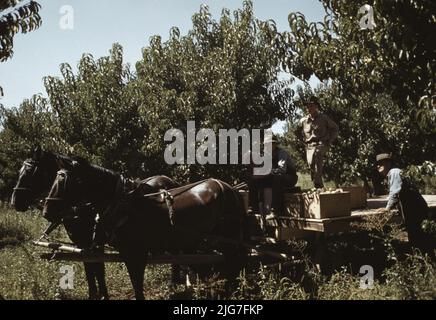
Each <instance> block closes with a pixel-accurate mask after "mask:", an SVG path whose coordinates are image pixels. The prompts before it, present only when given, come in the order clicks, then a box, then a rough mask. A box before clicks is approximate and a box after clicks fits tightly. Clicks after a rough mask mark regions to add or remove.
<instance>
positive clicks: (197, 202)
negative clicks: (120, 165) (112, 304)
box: [43, 160, 245, 299]
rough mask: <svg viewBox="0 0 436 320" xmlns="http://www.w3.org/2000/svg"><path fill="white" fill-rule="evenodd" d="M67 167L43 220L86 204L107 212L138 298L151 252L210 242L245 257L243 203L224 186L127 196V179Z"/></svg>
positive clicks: (106, 223)
mask: <svg viewBox="0 0 436 320" xmlns="http://www.w3.org/2000/svg"><path fill="white" fill-rule="evenodd" d="M63 168H64V169H63V170H60V171H59V172H58V174H57V177H56V179H55V181H54V183H53V186H52V188H51V190H50V192H49V195H48V197H47V198H46V201H45V204H44V208H43V215H44V217H45V218H46V219H47V220H49V221H50V222H56V221H60V220H61V219H62V218H63V217H64V216H65V215H66V214H67V213H68V210H69V208H70V207H72V206H80V205H81V204H83V203H92V205H93V206H94V207H95V208H97V210H98V211H99V212H103V213H104V214H103V215H102V217H101V219H102V225H103V229H104V231H105V234H106V236H107V240H108V242H109V244H111V245H112V246H114V247H115V248H117V249H118V250H119V252H120V255H121V257H122V258H123V261H124V262H125V264H126V266H127V269H128V272H129V276H130V279H131V282H132V285H133V289H134V291H135V297H136V299H144V294H143V281H144V269H145V265H146V260H147V253H154V252H162V251H169V252H180V251H190V252H192V251H195V249H196V248H198V247H199V246H200V245H202V244H203V243H204V242H205V241H207V242H208V243H209V246H210V247H211V248H214V249H216V250H220V251H221V252H223V254H224V255H225V256H226V257H232V258H235V257H237V256H238V255H240V254H241V253H243V252H242V251H243V250H242V249H241V247H240V246H238V244H239V243H240V242H241V241H242V239H243V220H244V216H245V210H244V206H243V202H242V199H241V197H240V195H239V193H238V192H237V191H236V190H234V189H233V188H232V187H231V186H229V185H228V184H227V183H225V182H222V181H219V180H215V179H207V180H204V181H200V182H198V183H195V184H192V185H188V186H184V187H180V188H176V189H171V190H168V191H163V192H158V193H153V192H152V190H151V189H150V191H151V192H152V193H151V194H148V195H145V196H144V195H142V194H140V195H138V194H135V193H129V194H128V193H125V192H123V179H122V176H120V175H119V174H117V173H115V172H113V171H109V170H107V169H104V168H101V167H98V166H94V165H90V164H89V163H87V162H86V161H83V160H81V161H72V162H70V161H63ZM229 261H232V263H235V260H229ZM228 265H231V264H228Z"/></svg>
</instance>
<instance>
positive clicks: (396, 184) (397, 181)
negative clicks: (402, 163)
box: [386, 170, 403, 210]
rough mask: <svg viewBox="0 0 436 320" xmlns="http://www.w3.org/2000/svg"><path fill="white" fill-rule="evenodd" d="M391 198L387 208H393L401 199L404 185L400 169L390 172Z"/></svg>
mask: <svg viewBox="0 0 436 320" xmlns="http://www.w3.org/2000/svg"><path fill="white" fill-rule="evenodd" d="M388 182H389V198H388V203H387V205H386V210H391V209H392V208H393V207H394V206H395V205H396V204H397V203H398V201H399V200H400V191H401V187H402V185H403V181H402V180H401V175H400V170H393V171H391V172H390V173H389V178H388Z"/></svg>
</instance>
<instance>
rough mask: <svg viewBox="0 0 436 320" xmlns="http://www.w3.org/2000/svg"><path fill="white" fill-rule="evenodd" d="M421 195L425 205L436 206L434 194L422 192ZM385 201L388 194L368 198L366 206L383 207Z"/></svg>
mask: <svg viewBox="0 0 436 320" xmlns="http://www.w3.org/2000/svg"><path fill="white" fill-rule="evenodd" d="M422 197H423V198H424V200H425V201H426V202H427V205H428V206H429V208H430V209H435V208H436V195H434V194H424V195H423V196H422ZM387 203H388V195H383V196H379V197H374V198H370V199H368V208H370V209H378V208H385V207H386V204H387Z"/></svg>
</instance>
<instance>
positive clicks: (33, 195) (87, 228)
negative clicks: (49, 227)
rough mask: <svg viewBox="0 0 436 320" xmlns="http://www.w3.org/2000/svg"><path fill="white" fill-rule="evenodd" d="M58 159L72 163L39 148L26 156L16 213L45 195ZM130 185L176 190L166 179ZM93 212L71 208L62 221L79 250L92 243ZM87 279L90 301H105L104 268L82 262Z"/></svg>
mask: <svg viewBox="0 0 436 320" xmlns="http://www.w3.org/2000/svg"><path fill="white" fill-rule="evenodd" d="M59 159H63V160H65V161H72V160H71V159H70V158H68V157H65V156H61V155H57V154H54V153H52V152H48V151H44V150H42V149H41V148H39V147H38V148H35V150H34V151H33V152H32V153H31V154H29V157H28V158H27V159H26V160H25V161H24V162H23V165H22V167H21V169H20V171H19V177H18V181H17V184H16V186H15V188H14V192H13V194H12V198H11V205H12V206H13V207H14V208H15V209H16V210H17V211H21V212H23V211H26V210H27V209H28V208H29V206H30V205H32V204H34V203H36V202H37V201H38V200H37V199H38V198H39V197H40V196H41V195H42V194H43V193H44V192H48V190H49V189H50V187H51V184H52V183H53V181H54V180H55V178H56V174H57V171H58V170H59V169H60V168H59V166H58V163H59V161H60V160H59ZM132 185H133V186H134V187H135V188H137V189H138V191H139V190H141V188H144V187H143V186H144V185H146V190H147V192H149V191H150V190H154V191H159V190H160V189H170V188H175V187H178V184H177V183H175V182H174V181H173V180H172V179H170V178H168V177H166V176H153V177H150V178H147V179H145V180H142V181H139V182H137V183H132ZM95 216H96V211H95V209H94V208H93V207H92V206H81V207H78V208H74V214H73V215H70V216H69V217H68V218H65V219H63V220H62V224H63V225H64V227H65V230H66V231H67V233H68V236H69V237H70V239H71V241H73V242H74V243H75V244H76V245H77V246H79V247H80V248H86V249H87V248H89V247H90V246H91V245H92V244H93V232H94V226H95ZM84 269H85V274H86V280H87V283H88V289H89V299H100V298H103V299H108V298H109V293H108V290H107V286H106V281H105V267H104V264H103V263H84ZM178 273H179V269H178V266H173V281H174V282H177V281H178V280H179V279H178V278H177V277H176V276H177V275H178Z"/></svg>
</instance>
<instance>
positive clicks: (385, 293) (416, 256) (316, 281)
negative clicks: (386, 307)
mask: <svg viewBox="0 0 436 320" xmlns="http://www.w3.org/2000/svg"><path fill="white" fill-rule="evenodd" d="M46 225H47V223H46V221H45V220H44V219H43V218H42V217H41V216H40V215H39V214H38V213H37V212H27V213H16V212H15V211H13V210H9V209H7V208H3V209H0V243H2V248H1V249H0V296H2V297H3V298H5V299H37V300H45V299H86V298H87V295H88V292H87V284H86V281H85V274H84V270H83V266H82V264H81V263H72V262H48V261H45V260H42V259H40V254H41V253H42V252H44V250H42V249H40V248H36V247H34V246H33V245H32V244H31V243H30V240H31V239H35V238H37V237H38V236H39V235H40V234H41V233H42V231H43V230H44V228H45V227H46ZM365 228H367V229H368V230H366V231H367V232H368V236H365V237H362V236H359V235H358V234H356V235H350V236H349V237H348V238H347V237H345V238H341V237H340V239H339V238H332V239H327V240H326V241H329V243H328V244H326V248H327V249H328V250H327V251H326V252H328V253H329V254H331V255H332V256H333V255H335V256H336V257H339V256H347V255H350V254H353V252H354V255H355V256H356V257H359V256H361V254H362V253H365V250H366V249H367V247H371V250H373V251H369V253H367V256H372V255H374V254H373V252H375V253H376V254H377V255H376V257H378V256H382V257H385V258H386V259H388V260H389V261H390V264H389V265H388V267H383V269H382V270H380V271H379V270H377V271H376V278H375V281H374V286H373V288H372V289H361V288H360V276H359V274H358V273H357V272H358V270H357V271H356V270H354V269H353V268H352V267H351V265H350V264H348V263H344V264H343V267H338V268H336V269H332V272H331V273H329V274H328V275H327V274H321V273H320V272H318V270H317V268H316V267H315V266H314V265H313V264H312V263H311V262H310V260H306V261H305V263H304V264H303V265H300V266H298V267H295V268H294V267H292V268H291V269H289V268H285V267H284V266H282V265H273V266H271V265H269V266H265V265H260V264H259V265H257V266H256V265H254V266H253V265H252V266H250V268H249V269H246V270H243V271H241V273H240V275H239V277H238V279H236V280H235V281H234V282H233V283H232V284H231V285H229V283H228V282H226V280H224V279H223V278H222V277H220V276H219V275H212V276H210V277H207V278H201V279H200V278H199V277H197V276H196V275H195V274H193V273H191V274H190V280H191V283H192V286H191V287H186V286H184V285H177V286H173V285H172V284H171V283H170V278H171V277H170V275H171V269H170V266H168V265H161V266H149V267H147V268H146V273H145V280H144V292H145V296H146V298H147V299H173V298H178V299H293V300H294V299H303V300H304V299H329V300H330V299H436V265H435V262H434V261H432V260H431V259H430V258H429V257H427V256H425V255H423V254H420V253H419V252H408V253H406V254H398V253H397V252H396V250H397V249H396V246H395V245H391V244H392V243H393V241H394V239H393V238H394V236H393V235H394V234H396V233H398V231H397V230H396V229H395V228H394V229H392V230H391V233H389V234H386V235H385V236H386V237H385V238H384V239H380V237H382V236H383V233H382V232H380V230H382V229H383V227H380V226H379V225H378V224H373V226H371V227H368V224H367V225H366V226H365ZM371 228H372V229H380V230H378V231H379V232H378V233H377V232H375V231H373V232H372V233H371V230H370V229H371ZM55 236H56V237H57V238H58V239H65V233H64V232H63V231H57V232H56V233H55ZM344 239H345V240H344ZM344 242H345V243H346V244H347V245H346V246H345V245H343V243H344ZM377 242H378V243H384V244H383V246H381V245H376V243H377ZM302 248H304V247H303V246H302ZM302 250H303V249H302ZM340 250H344V251H343V253H341V251H340ZM350 250H351V251H350ZM350 252H351V253H350ZM365 259H366V258H365ZM365 261H366V260H365ZM62 265H72V266H73V268H74V271H75V278H74V289H72V290H63V289H61V288H60V285H59V281H60V278H61V277H62V275H63V274H61V273H60V267H61V266H62ZM106 268H107V271H106V275H107V283H108V288H109V292H110V294H111V298H113V299H131V298H133V293H132V287H131V284H130V280H129V277H128V274H127V270H126V268H125V266H124V265H123V264H121V263H111V264H106Z"/></svg>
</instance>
